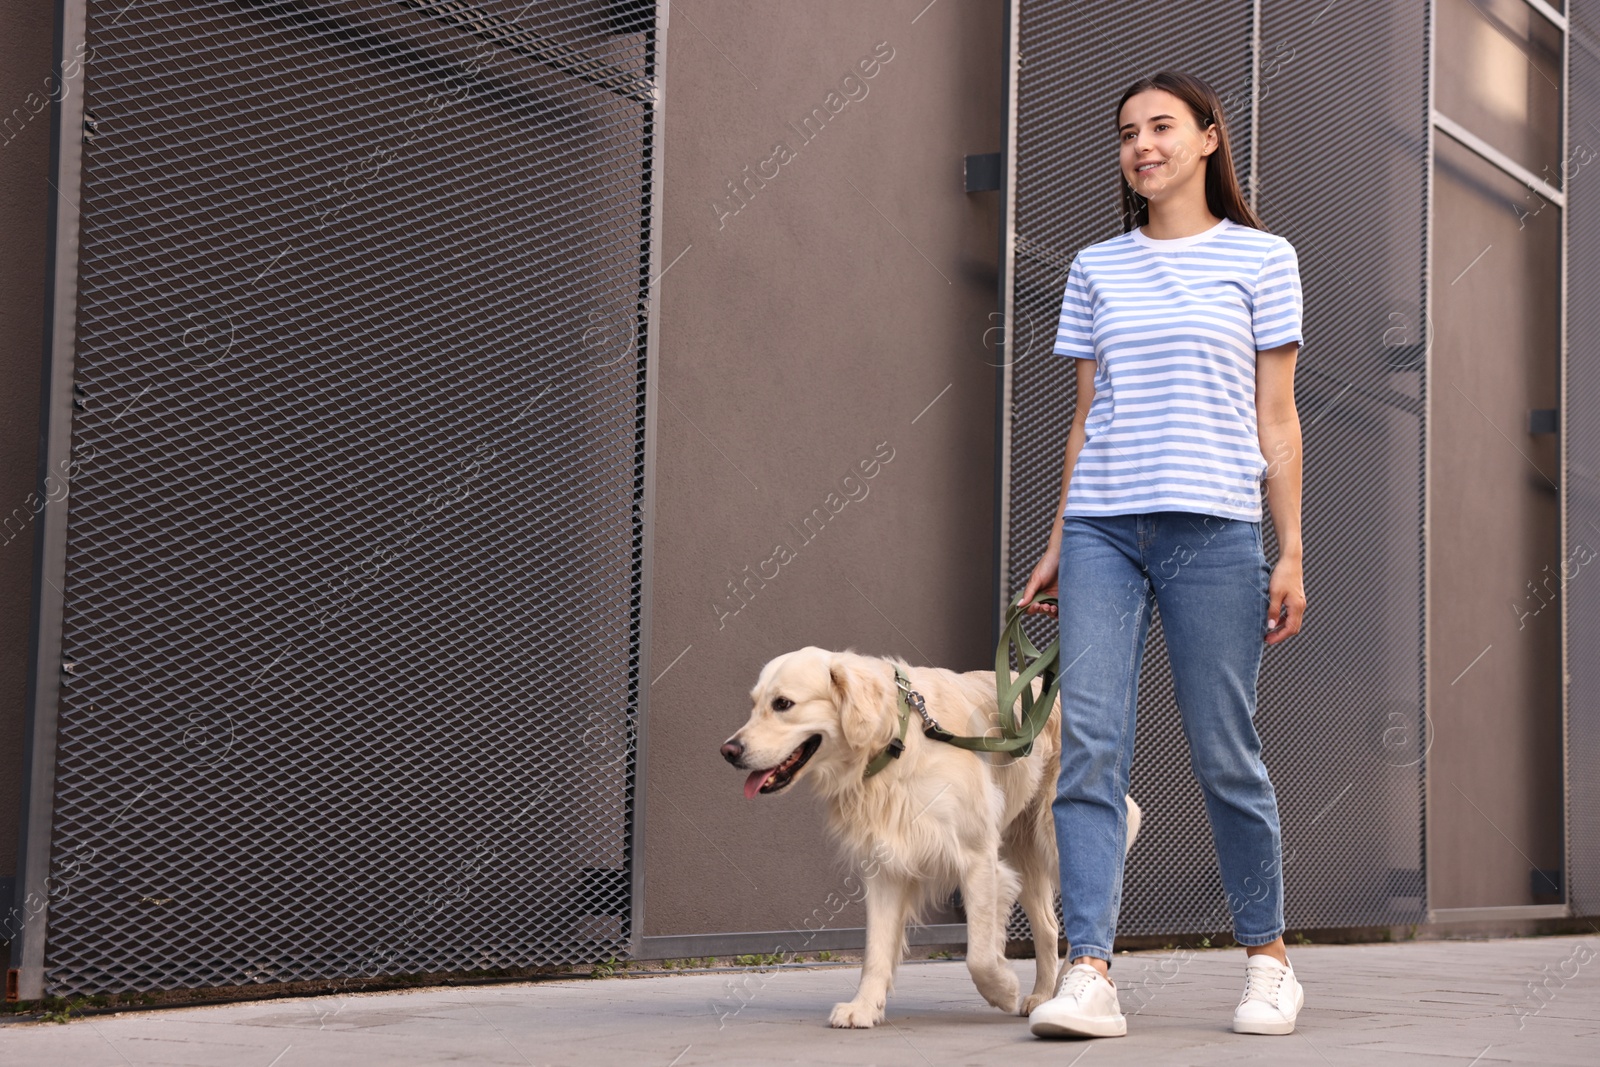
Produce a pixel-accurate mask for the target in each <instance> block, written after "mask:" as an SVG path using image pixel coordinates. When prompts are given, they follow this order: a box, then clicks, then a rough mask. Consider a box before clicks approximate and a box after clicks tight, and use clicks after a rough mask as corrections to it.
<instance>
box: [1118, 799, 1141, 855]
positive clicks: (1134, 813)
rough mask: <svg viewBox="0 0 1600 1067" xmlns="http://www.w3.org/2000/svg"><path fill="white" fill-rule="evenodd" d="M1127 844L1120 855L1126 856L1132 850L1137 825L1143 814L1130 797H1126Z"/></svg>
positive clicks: (1137, 830) (1136, 833) (1137, 834)
mask: <svg viewBox="0 0 1600 1067" xmlns="http://www.w3.org/2000/svg"><path fill="white" fill-rule="evenodd" d="M1127 799H1128V843H1127V844H1126V845H1125V846H1123V849H1122V854H1123V855H1124V856H1126V855H1127V854H1128V850H1129V849H1131V848H1133V839H1134V838H1136V837H1138V836H1139V824H1140V823H1141V822H1143V821H1144V812H1143V811H1142V810H1140V808H1139V805H1138V804H1135V803H1134V801H1133V798H1132V797H1128V798H1127Z"/></svg>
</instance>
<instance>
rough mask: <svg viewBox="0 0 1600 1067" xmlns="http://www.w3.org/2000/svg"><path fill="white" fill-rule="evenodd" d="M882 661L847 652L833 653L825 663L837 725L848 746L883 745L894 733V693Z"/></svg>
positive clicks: (866, 746)
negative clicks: (837, 714) (836, 709)
mask: <svg viewBox="0 0 1600 1067" xmlns="http://www.w3.org/2000/svg"><path fill="white" fill-rule="evenodd" d="M882 666H883V664H881V663H879V662H878V661H876V660H873V659H870V658H868V657H866V656H858V655H854V654H852V653H849V652H840V653H835V654H834V656H833V659H832V660H830V661H829V663H828V674H829V676H830V677H831V678H832V680H833V700H834V704H835V705H836V706H837V707H838V709H839V726H840V729H841V730H842V731H843V733H844V740H845V743H846V744H848V745H849V746H850V747H851V748H869V747H877V746H881V745H887V744H888V743H889V739H890V738H891V737H893V736H894V726H893V721H892V720H893V716H894V708H893V704H894V693H893V689H892V687H891V686H890V685H889V684H888V678H887V676H886V674H885V672H884V671H882V670H875V669H874V668H875V667H876V668H881V667H882Z"/></svg>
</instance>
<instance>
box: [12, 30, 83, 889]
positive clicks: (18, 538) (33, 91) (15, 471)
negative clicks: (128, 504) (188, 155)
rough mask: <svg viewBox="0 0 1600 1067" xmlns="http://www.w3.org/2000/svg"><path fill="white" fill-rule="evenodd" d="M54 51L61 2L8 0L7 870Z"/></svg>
mask: <svg viewBox="0 0 1600 1067" xmlns="http://www.w3.org/2000/svg"><path fill="white" fill-rule="evenodd" d="M54 58H55V5H54V4H42V3H39V2H38V0H31V2H28V0H0V122H3V123H4V125H3V127H0V250H3V254H0V376H3V378H4V381H5V388H4V389H0V521H4V520H5V519H6V518H8V517H9V519H10V521H8V522H4V524H3V525H0V604H4V605H5V609H4V610H3V611H0V878H9V877H11V875H12V874H13V873H14V872H15V871H16V866H17V830H18V822H17V821H18V818H19V809H20V806H21V801H22V732H23V721H24V703H25V701H26V698H27V688H28V634H29V624H30V615H31V612H32V603H33V590H32V582H33V526H32V522H31V519H32V510H31V507H30V503H29V495H30V494H31V493H33V491H34V486H35V484H36V481H37V478H38V470H37V465H38V455H39V368H40V363H41V359H42V352H43V347H42V346H43V343H44V341H43V332H44V285H45V273H46V270H45V265H46V261H45V247H46V242H45V231H46V228H47V213H48V211H49V208H50V186H49V184H48V182H47V179H48V177H49V174H50V107H49V105H48V101H49V95H48V94H49V93H50V89H51V86H52V84H53V83H49V79H50V73H51V66H52V64H53V63H54ZM80 84H81V83H79V82H75V83H73V84H72V86H71V88H70V90H69V91H77V89H78V88H79V85H80ZM10 904H11V902H10V901H9V900H3V901H0V908H5V907H10Z"/></svg>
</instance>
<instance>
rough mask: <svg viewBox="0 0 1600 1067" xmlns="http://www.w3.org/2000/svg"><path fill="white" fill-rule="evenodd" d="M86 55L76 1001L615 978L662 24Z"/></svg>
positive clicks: (71, 844)
mask: <svg viewBox="0 0 1600 1067" xmlns="http://www.w3.org/2000/svg"><path fill="white" fill-rule="evenodd" d="M87 38H88V44H89V45H90V46H91V47H92V48H93V61H92V62H91V63H90V64H88V65H87V67H86V72H87V84H86V87H85V92H86V96H85V106H86V108H87V113H88V115H89V116H91V117H92V118H91V120H90V121H89V122H88V123H87V125H88V126H89V127H90V133H89V134H87V135H86V143H85V146H84V158H83V169H82V180H83V188H82V200H81V204H80V209H81V220H82V245H81V254H80V264H79V312H78V322H77V354H76V369H75V382H76V392H77V398H78V399H77V401H76V406H77V408H78V410H77V411H76V412H75V414H74V424H73V450H74V458H75V461H76V463H77V464H78V465H79V466H78V469H77V471H76V473H75V476H74V478H73V483H72V501H71V507H70V512H69V519H68V524H67V534H66V537H67V563H66V574H65V580H64V597H65V608H64V611H65V620H64V623H63V648H64V650H65V651H64V655H63V659H64V661H65V663H64V666H63V670H64V671H65V673H64V675H63V681H64V686H63V695H62V698H61V705H60V712H59V750H58V763H57V770H56V796H55V806H54V825H53V832H52V861H51V868H52V870H51V877H52V879H53V881H54V882H55V884H56V885H58V886H60V887H62V893H61V895H60V896H59V897H57V898H55V899H52V901H51V913H50V918H49V924H50V925H49V940H48V944H47V949H46V959H45V970H46V991H47V992H48V993H51V994H55V995H67V994H79V993H100V992H113V991H125V990H153V989H171V988H181V987H200V986H232V985H242V984H247V983H253V982H282V981H294V980H303V979H322V978H330V977H340V976H365V975H380V974H401V973H416V972H441V971H459V970H470V969H480V968H496V967H515V966H527V965H535V964H547V963H564V962H565V963H570V962H575V961H586V960H594V959H597V958H601V959H603V958H605V957H606V956H609V955H617V956H623V955H625V954H626V952H627V948H628V943H629V937H630V933H631V929H630V924H631V921H632V920H631V910H630V909H631V901H630V879H631V874H632V871H631V866H630V863H631V860H630V854H629V853H630V849H629V845H630V842H629V828H630V820H631V814H632V804H633V798H634V776H635V740H636V737H637V732H636V728H637V719H636V714H637V708H638V697H639V642H640V633H641V630H640V623H641V619H640V613H639V612H640V588H641V584H640V567H641V559H642V555H641V553H642V545H643V536H642V532H643V528H642V521H643V511H642V507H641V504H642V499H643V497H642V494H643V486H644V474H645V470H644V458H645V451H644V410H645V409H644V395H645V394H644V385H645V377H644V374H645V367H644V359H643V353H644V352H645V345H644V324H645V322H646V317H645V313H646V303H645V300H646V295H647V288H648V263H649V258H648V253H649V248H648V243H649V233H650V209H651V203H652V200H651V189H650V184H649V183H650V173H651V144H652V125H651V123H652V110H651V100H652V82H653V78H654V75H655V71H654V61H655V49H656V42H655V7H654V4H643V5H640V4H634V3H619V2H612V3H604V2H594V0H569V2H564V3H563V2H553V0H542V2H540V3H538V4H529V3H525V0H515V2H512V0H473V6H469V5H467V4H465V3H462V2H459V0H437V2H435V0H403V2H379V0H340V2H310V0H307V2H292V0H291V2H282V3H275V2H273V3H268V2H258V3H251V2H234V3H218V4H191V3H181V2H143V0H142V2H140V3H137V4H131V5H130V4H127V3H125V2H124V0H118V2H115V3H102V2H98V0H90V3H89V4H88V24H87Z"/></svg>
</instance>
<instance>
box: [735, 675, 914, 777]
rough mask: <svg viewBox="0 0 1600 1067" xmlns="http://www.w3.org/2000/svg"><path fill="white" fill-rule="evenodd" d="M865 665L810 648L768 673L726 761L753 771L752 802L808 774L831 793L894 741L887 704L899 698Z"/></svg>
mask: <svg viewBox="0 0 1600 1067" xmlns="http://www.w3.org/2000/svg"><path fill="white" fill-rule="evenodd" d="M866 662H867V658H866V657H862V656H857V655H855V654H853V653H848V652H846V653H837V652H830V651H828V650H827V649H823V648H817V647H815V646H807V647H805V648H802V649H799V650H797V651H795V652H785V653H784V654H783V655H781V656H777V657H775V658H773V659H772V660H770V661H768V663H767V665H766V666H765V667H763V668H761V676H760V678H758V679H757V680H756V684H755V686H754V687H753V688H752V689H751V690H750V701H751V708H750V717H749V718H748V719H746V720H745V724H744V725H743V726H741V727H740V728H739V729H738V731H737V732H736V733H734V735H733V736H732V737H730V738H728V740H727V741H725V742H723V745H722V758H723V759H725V760H727V761H728V762H729V763H731V764H733V765H734V766H735V767H737V768H739V769H740V770H742V771H749V772H750V774H749V776H748V777H747V778H746V779H745V783H744V795H745V796H747V797H754V796H756V795H757V794H762V793H766V794H770V793H777V792H780V791H782V790H784V789H786V788H788V787H789V786H790V785H791V784H792V783H793V782H794V781H795V780H796V779H798V778H799V777H800V776H801V775H802V773H809V774H817V775H820V778H819V781H820V782H821V783H822V785H821V787H822V788H823V790H824V792H827V791H828V790H830V789H832V788H834V787H835V786H837V785H838V784H839V782H840V781H842V780H843V779H844V778H845V777H847V776H848V775H850V774H851V773H854V774H855V775H856V776H857V777H859V773H860V764H861V763H863V762H864V761H865V759H866V758H867V754H868V753H870V751H873V749H872V746H873V745H874V744H875V743H887V740H888V738H887V734H886V733H885V730H886V729H887V728H888V727H886V726H885V723H884V721H883V715H884V702H885V700H888V701H891V702H892V700H893V696H892V693H890V692H888V691H886V690H885V688H884V685H883V684H882V682H881V680H880V679H877V678H876V677H875V676H873V675H871V674H870V670H869V669H868V668H866V667H865V666H864V664H865V663H866ZM890 710H891V711H892V709H890ZM890 725H891V726H892V724H890ZM879 735H884V736H882V737H880V736H879ZM852 768H853V772H852V770H851V769H852Z"/></svg>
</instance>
